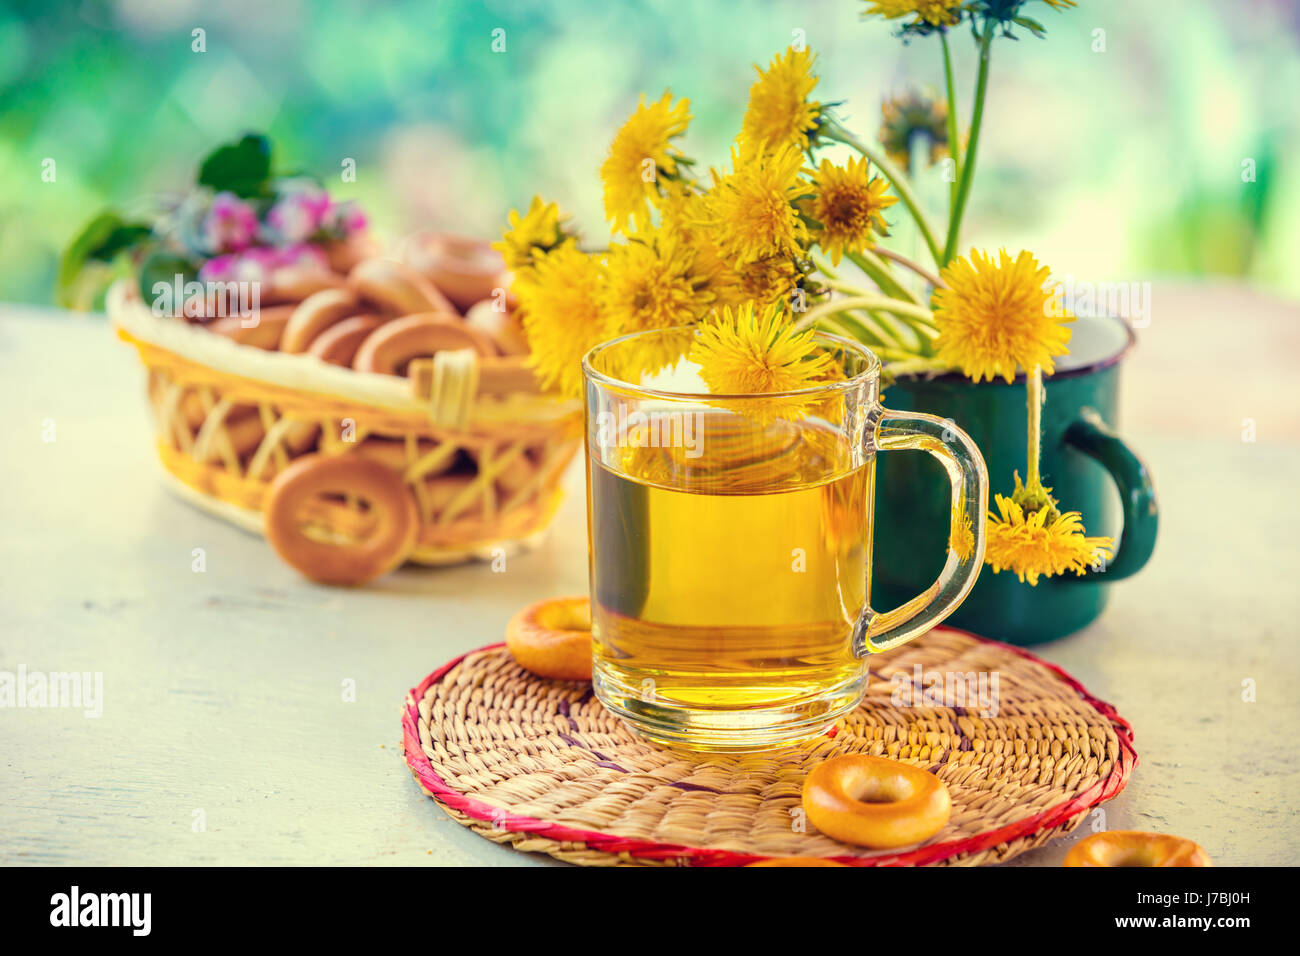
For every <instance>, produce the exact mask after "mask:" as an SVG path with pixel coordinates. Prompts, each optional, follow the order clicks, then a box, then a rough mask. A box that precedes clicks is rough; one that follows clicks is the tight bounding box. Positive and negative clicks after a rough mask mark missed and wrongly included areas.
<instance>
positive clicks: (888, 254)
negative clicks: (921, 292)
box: [874, 246, 948, 302]
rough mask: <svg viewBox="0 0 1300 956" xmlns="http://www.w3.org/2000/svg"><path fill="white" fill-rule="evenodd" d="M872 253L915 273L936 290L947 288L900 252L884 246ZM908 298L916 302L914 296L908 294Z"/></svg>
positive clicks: (926, 270) (929, 272)
mask: <svg viewBox="0 0 1300 956" xmlns="http://www.w3.org/2000/svg"><path fill="white" fill-rule="evenodd" d="M874 252H875V255H877V256H879V257H880V258H882V259H888V260H890V261H891V262H897V263H898V264H899V265H900V266H902V267H903V268H904V269H910V270H911V271H912V272H915V273H916V274H917V275H919V276H920V277H921V278H922V279H924V280H925V281H926V282H928V283H930V285H932V286H933V287H934V288H936V289H946V288H947V287H948V283H946V282H944V281H943V280H942V279H940V278H939V277H938V276H937V275H935V274H934V273H933V272H931V271H930V270H928V269H926V268H925V267H924V266H922V265H920V264H919V263H916V262H913V261H912V260H911V259H909V258H907V256H905V255H903V254H902V253H900V252H895V251H894V250H893V249H886V248H885V247H884V246H876V247H875V250H874ZM908 298H909V299H911V300H912V301H914V302H915V301H916V296H914V295H912V294H911V293H910V292H909V293H908Z"/></svg>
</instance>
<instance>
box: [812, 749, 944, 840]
mask: <svg viewBox="0 0 1300 956" xmlns="http://www.w3.org/2000/svg"><path fill="white" fill-rule="evenodd" d="M803 808H804V812H805V813H806V814H807V815H808V820H809V821H810V822H811V823H812V824H813V826H815V827H817V829H818V830H820V831H822V833H825V834H826V835H827V836H829V837H831V838H833V839H836V840H840V841H843V842H844V843H852V844H854V845H856V846H866V847H872V848H875V849H891V848H893V847H900V846H910V845H911V844H913V843H922V842H924V841H925V840H928V839H930V837H932V836H934V835H935V834H936V833H938V832H939V831H940V830H942V829H943V828H944V825H945V824H947V822H948V817H949V815H950V813H951V812H952V800H951V798H950V797H949V795H948V787H947V786H946V785H945V784H944V782H943V781H942V780H940V779H939V778H938V777H936V776H935V775H934V774H932V773H927V772H926V771H924V770H921V769H920V768H919V767H913V766H911V765H909V764H905V763H900V762H899V761H897V760H890V759H888V758H886V757H869V756H867V755H866V754H845V755H843V756H840V757H832V758H831V759H830V760H827V761H825V762H824V763H820V764H818V765H817V766H816V767H815V768H813V771H812V773H810V774H808V778H807V779H806V780H805V781H804V785H803Z"/></svg>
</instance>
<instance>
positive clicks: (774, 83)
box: [740, 47, 821, 152]
mask: <svg viewBox="0 0 1300 956" xmlns="http://www.w3.org/2000/svg"><path fill="white" fill-rule="evenodd" d="M815 59H816V57H815V56H814V55H813V54H812V52H811V51H809V50H806V49H804V50H795V49H794V48H793V47H792V48H790V49H789V50H787V51H786V52H785V54H784V55H783V56H776V57H773V58H772V62H771V64H770V65H769V66H768V68H767V71H766V72H764V71H763V70H762V69H760V68H759V67H758V66H755V67H754V70H755V71H756V72H757V73H758V79H757V80H755V81H754V85H753V86H751V87H750V88H749V105H748V106H747V107H746V108H745V119H744V121H743V123H742V124H741V129H740V136H741V141H742V142H743V143H744V144H745V145H746V147H747V148H750V149H753V150H755V151H757V152H768V151H770V150H773V149H778V148H780V147H781V146H785V145H787V144H794V145H795V146H797V147H798V148H799V149H801V150H805V149H807V148H808V134H809V133H811V132H812V131H813V130H815V129H816V128H817V124H818V122H819V121H820V118H821V104H820V103H817V102H810V101H809V99H808V95H809V94H810V93H811V92H812V89H813V87H814V86H816V85H817V77H815V76H813V75H812V65H813V60H815Z"/></svg>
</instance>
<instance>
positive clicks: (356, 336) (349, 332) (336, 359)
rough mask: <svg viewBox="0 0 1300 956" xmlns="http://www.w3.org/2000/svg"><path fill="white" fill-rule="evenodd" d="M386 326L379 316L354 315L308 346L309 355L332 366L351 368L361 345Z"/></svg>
mask: <svg viewBox="0 0 1300 956" xmlns="http://www.w3.org/2000/svg"><path fill="white" fill-rule="evenodd" d="M383 324H384V320H383V319H381V318H380V317H379V316H377V315H354V316H351V317H350V318H346V319H344V320H343V321H341V322H337V323H335V324H334V325H331V326H330V327H329V328H328V329H326V330H325V331H324V332H322V333H321V334H320V335H318V336H316V338H314V339H312V342H311V344H310V345H309V346H307V354H308V355H314V356H316V357H317V358H318V359H320V360H321V361H322V362H328V363H329V364H331V365H344V366H351V365H352V361H353V359H355V358H356V356H357V349H359V348H361V343H362V342H364V341H365V340H366V338H367V337H368V336H369V335H370V333H371V332H373V331H374V330H375V329H377V328H379V327H380V326H381V325H383Z"/></svg>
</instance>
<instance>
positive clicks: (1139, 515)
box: [874, 317, 1159, 645]
mask: <svg viewBox="0 0 1300 956" xmlns="http://www.w3.org/2000/svg"><path fill="white" fill-rule="evenodd" d="M1071 325H1072V329H1073V336H1072V341H1071V346H1070V354H1069V355H1068V356H1067V357H1066V358H1065V359H1064V360H1063V361H1062V362H1061V363H1060V364H1059V365H1058V366H1057V371H1056V374H1054V375H1051V376H1049V377H1048V378H1046V379H1045V380H1044V383H1045V387H1046V402H1045V404H1044V405H1043V416H1042V426H1043V446H1042V459H1041V472H1042V477H1043V483H1044V484H1045V485H1047V486H1048V487H1050V488H1051V489H1052V494H1053V496H1054V497H1056V499H1057V500H1058V501H1059V502H1060V506H1061V509H1062V510H1064V511H1079V512H1081V513H1082V515H1083V522H1084V525H1085V527H1086V528H1087V531H1088V534H1089V535H1109V536H1111V537H1113V538H1114V539H1115V541H1116V548H1115V555H1114V557H1113V558H1112V559H1111V561H1110V562H1109V563H1108V564H1107V565H1106V566H1105V567H1104V568H1103V567H1100V566H1095V567H1094V568H1092V569H1090V570H1089V571H1088V572H1087V573H1086V574H1084V575H1083V576H1082V577H1079V576H1076V575H1074V574H1066V575H1062V576H1059V577H1054V578H1039V581H1038V584H1037V586H1034V587H1031V586H1030V585H1028V584H1022V583H1021V582H1020V580H1019V579H1018V578H1017V577H1016V576H1015V574H1014V573H1012V572H1011V571H1001V572H999V573H997V574H994V573H993V571H992V569H991V568H987V567H986V568H985V569H984V573H983V574H981V575H980V577H979V580H978V581H977V582H976V583H975V587H974V588H973V589H972V591H971V593H970V594H969V595H968V596H967V598H966V600H965V602H964V603H963V604H962V605H961V607H960V608H958V609H957V611H956V612H954V613H953V615H952V616H951V617H950V618H949V620H948V623H950V624H951V625H953V626H954V627H960V628H964V629H966V630H969V631H974V632H975V633H977V634H981V635H984V636H986V637H991V638H995V639H997V640H1002V641H1007V642H1009V643H1012V644H1021V645H1025V644H1039V643H1042V642H1044V641H1050V640H1054V639H1056V638H1059V637H1063V636H1065V635H1067V634H1072V633H1074V632H1075V631H1078V630H1080V629H1081V628H1083V627H1086V626H1087V625H1088V624H1090V623H1091V622H1092V621H1094V620H1095V619H1096V618H1097V616H1098V615H1099V614H1101V612H1102V610H1103V609H1104V608H1105V606H1106V599H1107V593H1108V587H1109V585H1110V584H1111V583H1112V582H1114V581H1118V580H1121V579H1122V578H1126V577H1129V576H1130V575H1133V574H1135V573H1136V572H1138V571H1140V570H1141V569H1142V567H1143V565H1145V564H1146V563H1147V561H1148V559H1149V558H1150V557H1151V553H1152V551H1153V550H1154V548H1155V543H1156V530H1157V527H1158V524H1159V513H1158V510H1157V506H1156V492H1155V487H1154V485H1153V483H1152V479H1151V473H1150V471H1149V470H1148V469H1147V467H1146V466H1145V465H1144V464H1143V463H1142V460H1141V459H1140V458H1139V457H1138V456H1137V454H1136V453H1134V451H1133V450H1132V449H1131V448H1129V446H1128V445H1127V444H1126V443H1125V442H1124V440H1123V439H1122V438H1120V437H1119V435H1118V434H1117V432H1116V427H1117V419H1118V411H1119V385H1120V372H1121V369H1122V367H1123V360H1124V357H1125V356H1126V355H1127V354H1128V353H1129V351H1130V349H1131V348H1132V346H1133V344H1134V337H1133V333H1132V331H1131V330H1130V329H1129V328H1128V326H1127V325H1126V324H1125V323H1124V322H1123V321H1121V320H1119V319H1114V318H1104V317H1102V318H1083V317H1081V318H1078V319H1076V320H1075V321H1074V322H1073V323H1072V324H1071ZM885 400H886V402H887V403H888V404H889V406H890V407H891V408H896V409H899V410H903V411H917V412H928V413H929V414H931V415H936V416H938V417H940V418H946V419H949V420H951V421H953V422H957V423H959V424H960V426H961V428H962V429H963V430H964V431H965V432H966V433H967V434H968V435H970V436H971V438H973V439H974V441H975V443H976V445H978V446H979V448H980V451H981V452H982V453H983V455H984V460H985V462H986V464H987V466H988V473H989V482H990V495H989V497H990V509H991V510H993V511H995V512H996V508H995V507H994V506H993V503H992V496H993V492H997V493H999V494H1002V495H1009V494H1010V493H1011V489H1012V485H1013V482H1012V474H1013V473H1014V472H1016V471H1019V472H1020V476H1021V477H1022V478H1024V477H1025V430H1026V427H1027V424H1028V422H1027V413H1026V409H1025V384H1024V377H1023V376H1021V377H1019V378H1018V379H1017V381H1016V382H1015V383H1014V384H1011V385H1008V384H1007V383H1005V382H1003V381H1001V380H998V381H995V382H983V383H980V384H978V385H977V384H973V383H972V382H971V381H970V380H969V379H967V378H965V377H963V376H961V375H956V374H952V375H943V376H939V377H936V378H931V379H924V378H911V377H908V378H900V379H898V380H896V381H895V382H893V383H892V384H890V385H889V386H888V387H887V390H886V393H885ZM947 483H948V479H947V477H946V476H945V475H944V473H943V470H942V469H941V468H939V467H937V466H934V465H933V464H932V463H931V462H930V461H929V459H928V457H927V456H924V455H885V456H881V459H880V461H879V462H878V464H877V474H876V502H875V517H876V533H877V535H878V536H879V539H880V540H881V541H882V542H890V544H891V545H892V547H891V548H890V550H889V551H888V552H885V551H884V549H883V548H882V549H881V551H882V553H880V554H879V555H878V557H877V568H876V572H875V573H876V578H875V582H874V588H875V590H876V593H877V594H878V595H879V600H880V601H881V603H882V605H883V606H890V604H891V603H892V602H896V601H897V600H900V599H905V598H907V597H909V596H911V595H913V594H915V593H917V590H918V588H923V587H924V586H925V584H926V583H928V582H929V581H932V580H934V577H935V574H936V573H937V572H938V570H939V568H938V567H937V564H936V555H940V554H942V549H941V545H942V544H943V542H944V541H945V540H947V535H948V528H949V514H948V511H947V509H946V508H945V507H944V506H943V498H942V491H943V489H944V488H946V487H947ZM903 542H906V544H901V543H903Z"/></svg>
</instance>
